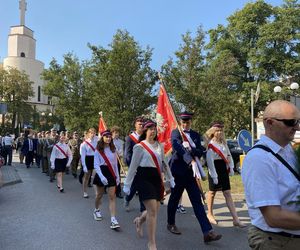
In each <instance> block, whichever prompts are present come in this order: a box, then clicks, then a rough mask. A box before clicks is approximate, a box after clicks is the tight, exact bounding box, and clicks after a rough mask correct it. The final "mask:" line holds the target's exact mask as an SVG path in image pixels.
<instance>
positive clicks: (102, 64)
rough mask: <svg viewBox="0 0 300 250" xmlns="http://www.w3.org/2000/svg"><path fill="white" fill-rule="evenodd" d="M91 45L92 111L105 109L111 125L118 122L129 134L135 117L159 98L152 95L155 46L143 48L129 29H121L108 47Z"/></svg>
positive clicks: (146, 111)
mask: <svg viewBox="0 0 300 250" xmlns="http://www.w3.org/2000/svg"><path fill="white" fill-rule="evenodd" d="M89 47H90V48H91V50H92V53H93V56H92V60H91V67H90V70H91V74H90V77H91V78H90V82H92V83H93V85H92V86H93V87H92V93H93V94H92V95H91V98H92V100H93V101H92V102H93V106H92V110H93V111H94V113H95V114H98V112H99V111H102V112H103V117H104V120H105V121H106V122H107V125H108V126H112V125H119V126H120V127H121V128H122V129H123V130H124V132H126V133H127V132H128V131H129V130H130V129H132V121H133V120H134V118H135V117H136V116H138V115H142V114H147V113H149V112H150V109H151V107H152V105H153V104H154V103H155V101H156V96H153V94H152V89H153V87H154V85H155V82H156V80H157V74H156V72H155V71H154V70H153V69H151V67H150V62H151V56H152V49H150V48H149V47H147V48H146V49H145V50H143V49H141V47H140V46H139V45H138V43H137V42H136V41H135V40H134V38H133V37H132V36H130V34H129V33H128V32H127V31H121V30H118V31H117V33H116V34H115V35H114V37H113V41H112V43H111V44H110V45H109V48H108V49H105V48H103V47H101V46H100V47H96V46H92V45H90V46H89ZM97 119H98V117H97Z"/></svg>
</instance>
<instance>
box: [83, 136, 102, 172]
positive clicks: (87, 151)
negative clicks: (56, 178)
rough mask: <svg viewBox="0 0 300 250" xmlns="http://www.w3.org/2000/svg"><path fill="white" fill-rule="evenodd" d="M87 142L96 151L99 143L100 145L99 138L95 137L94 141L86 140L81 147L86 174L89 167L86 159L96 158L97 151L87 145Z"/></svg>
mask: <svg viewBox="0 0 300 250" xmlns="http://www.w3.org/2000/svg"><path fill="white" fill-rule="evenodd" d="M86 141H87V142H88V143H90V144H91V145H92V146H93V147H94V149H95V150H96V147H97V143H98V137H97V136H94V137H93V139H92V140H91V139H90V138H89V139H86V140H85V141H84V142H82V143H81V145H80V157H81V164H82V167H83V169H85V170H86V171H85V172H87V166H86V164H85V157H86V156H94V155H95V151H94V150H93V149H92V148H91V147H90V146H89V145H88V144H87V143H86Z"/></svg>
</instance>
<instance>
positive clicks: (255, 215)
mask: <svg viewBox="0 0 300 250" xmlns="http://www.w3.org/2000/svg"><path fill="white" fill-rule="evenodd" d="M299 120H300V112H299V109H298V108H297V107H296V106H295V105H294V104H292V103H290V102H287V101H282V100H277V101H274V102H272V103H270V104H269V105H268V106H267V107H266V109H265V111H264V116H263V123H264V127H265V135H264V136H262V137H261V139H260V140H259V142H258V143H257V144H256V145H255V146H254V147H253V148H252V149H251V150H250V151H249V152H248V154H247V156H246V158H245V160H244V163H243V168H242V180H243V183H244V187H245V195H246V201H247V205H248V209H249V215H250V218H251V223H252V226H250V227H249V231H248V242H249V246H250V247H251V248H252V249H289V250H291V249H299V248H300V213H299V211H300V207H299V205H297V204H288V203H289V202H290V201H294V200H297V196H300V182H299V181H300V176H299V172H298V169H297V167H296V165H297V164H299V163H298V160H297V158H296V155H295V152H294V150H293V148H292V146H291V141H292V140H293V139H294V136H295V133H296V131H297V130H299Z"/></svg>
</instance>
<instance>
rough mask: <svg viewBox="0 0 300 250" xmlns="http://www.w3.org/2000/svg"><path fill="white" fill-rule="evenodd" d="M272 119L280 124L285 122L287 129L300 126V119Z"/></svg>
mask: <svg viewBox="0 0 300 250" xmlns="http://www.w3.org/2000/svg"><path fill="white" fill-rule="evenodd" d="M272 119H274V120H276V121H279V122H283V124H284V125H285V126H287V127H295V126H298V125H299V123H300V120H298V119H277V118H272Z"/></svg>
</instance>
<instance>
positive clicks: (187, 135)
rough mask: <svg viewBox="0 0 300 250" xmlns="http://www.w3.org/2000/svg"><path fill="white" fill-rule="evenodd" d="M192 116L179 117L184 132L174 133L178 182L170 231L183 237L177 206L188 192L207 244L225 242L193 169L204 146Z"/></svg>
mask: <svg viewBox="0 0 300 250" xmlns="http://www.w3.org/2000/svg"><path fill="white" fill-rule="evenodd" d="M192 116H193V114H192V113H189V112H187V111H185V112H182V113H180V114H179V118H180V129H178V128H177V129H174V130H173V131H172V134H171V142H172V150H173V151H172V157H171V160H170V168H171V171H172V175H173V177H174V180H175V187H174V188H173V189H172V191H171V195H170V198H169V203H168V225H167V229H168V230H169V231H170V232H171V233H173V234H181V232H180V231H179V230H178V228H177V227H176V225H175V215H176V210H177V206H178V203H179V200H180V197H181V196H182V193H183V191H184V189H186V191H187V193H188V195H189V198H190V201H191V203H192V206H193V209H194V213H195V215H196V217H197V219H198V221H199V223H200V226H201V230H202V232H203V235H204V242H205V243H207V242H210V241H215V240H219V239H221V237H222V236H221V235H220V234H217V233H216V232H215V231H213V229H212V226H211V224H210V223H209V220H208V219H207V216H206V213H205V210H204V206H203V204H202V201H201V194H200V190H199V187H198V184H197V181H196V179H195V177H194V173H193V168H192V165H195V164H196V161H195V157H196V156H197V157H199V158H200V157H201V156H202V155H203V153H204V150H205V149H204V148H203V147H202V146H201V136H200V135H199V134H198V133H197V132H196V131H194V130H192V129H191V124H192Z"/></svg>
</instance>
